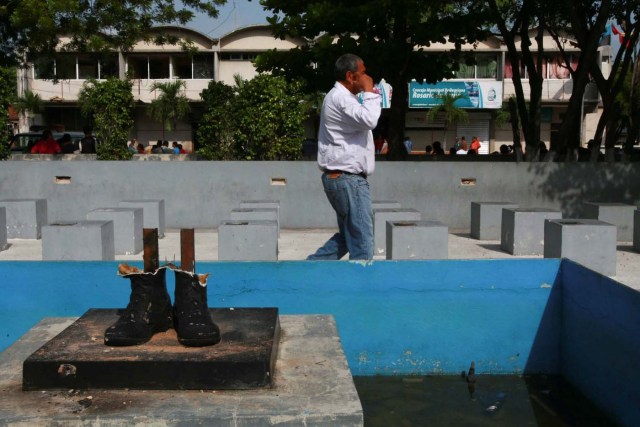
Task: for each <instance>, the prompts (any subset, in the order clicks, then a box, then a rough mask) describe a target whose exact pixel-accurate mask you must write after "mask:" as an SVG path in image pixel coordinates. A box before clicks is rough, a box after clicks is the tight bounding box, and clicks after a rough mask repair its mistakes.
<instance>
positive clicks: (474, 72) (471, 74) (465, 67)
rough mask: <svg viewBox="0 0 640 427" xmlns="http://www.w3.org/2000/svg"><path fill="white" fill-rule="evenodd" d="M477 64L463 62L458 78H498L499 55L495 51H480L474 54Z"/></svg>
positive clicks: (460, 65) (457, 74)
mask: <svg viewBox="0 0 640 427" xmlns="http://www.w3.org/2000/svg"><path fill="white" fill-rule="evenodd" d="M473 59H474V62H475V64H467V63H466V62H461V63H460V64H459V68H458V71H456V77H455V78H456V79H466V80H469V79H497V78H498V57H497V55H496V54H494V53H479V54H476V55H474V58H473Z"/></svg>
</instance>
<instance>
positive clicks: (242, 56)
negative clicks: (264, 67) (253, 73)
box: [220, 52, 258, 61]
mask: <svg viewBox="0 0 640 427" xmlns="http://www.w3.org/2000/svg"><path fill="white" fill-rule="evenodd" d="M257 57H258V54H257V53H255V52H225V53H221V54H220V59H222V60H223V61H255V59H256V58H257Z"/></svg>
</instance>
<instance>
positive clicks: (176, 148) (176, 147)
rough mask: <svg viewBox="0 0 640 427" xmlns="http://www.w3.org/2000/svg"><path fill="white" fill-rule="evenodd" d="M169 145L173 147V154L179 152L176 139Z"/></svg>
mask: <svg viewBox="0 0 640 427" xmlns="http://www.w3.org/2000/svg"><path fill="white" fill-rule="evenodd" d="M171 146H172V147H173V154H180V147H178V141H173V144H171Z"/></svg>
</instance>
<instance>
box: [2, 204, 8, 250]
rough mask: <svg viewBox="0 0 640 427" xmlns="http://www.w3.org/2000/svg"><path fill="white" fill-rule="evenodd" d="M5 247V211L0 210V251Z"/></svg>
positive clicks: (3, 209) (4, 209)
mask: <svg viewBox="0 0 640 427" xmlns="http://www.w3.org/2000/svg"><path fill="white" fill-rule="evenodd" d="M6 247H7V209H6V208H0V251H2V250H4V249H5V248H6Z"/></svg>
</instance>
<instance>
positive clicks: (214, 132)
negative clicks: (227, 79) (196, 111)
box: [197, 80, 238, 160]
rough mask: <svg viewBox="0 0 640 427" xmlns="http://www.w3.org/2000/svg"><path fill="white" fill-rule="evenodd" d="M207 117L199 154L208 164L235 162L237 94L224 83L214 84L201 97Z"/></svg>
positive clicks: (201, 132)
mask: <svg viewBox="0 0 640 427" xmlns="http://www.w3.org/2000/svg"><path fill="white" fill-rule="evenodd" d="M200 97H201V98H202V101H203V102H204V106H205V113H204V115H203V117H202V121H201V124H200V127H199V128H198V133H197V137H198V146H199V149H198V154H200V155H201V156H202V157H203V158H205V159H207V160H233V159H235V158H236V153H237V152H238V150H237V148H236V144H235V141H234V137H233V133H234V121H233V114H231V111H232V108H233V103H234V98H235V90H234V89H233V88H232V87H231V86H228V85H226V84H224V83H222V82H216V81H213V80H212V81H211V82H209V86H208V87H207V88H206V89H205V90H203V91H202V93H201V94H200Z"/></svg>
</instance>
